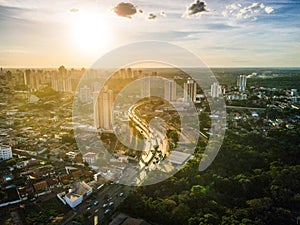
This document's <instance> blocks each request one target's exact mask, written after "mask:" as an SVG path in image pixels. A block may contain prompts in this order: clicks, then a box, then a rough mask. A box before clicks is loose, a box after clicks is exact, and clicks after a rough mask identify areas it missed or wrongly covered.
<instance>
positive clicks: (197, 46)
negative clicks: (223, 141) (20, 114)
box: [0, 0, 300, 68]
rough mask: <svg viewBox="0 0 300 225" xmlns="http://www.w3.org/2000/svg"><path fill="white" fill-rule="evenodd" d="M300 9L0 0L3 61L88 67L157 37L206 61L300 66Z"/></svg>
mask: <svg viewBox="0 0 300 225" xmlns="http://www.w3.org/2000/svg"><path fill="white" fill-rule="evenodd" d="M299 12H300V0H286V1H283V0H257V1H249V0H247V1H246V0H241V1H237V0H233V1H231V0H226V1H224V0H210V1H209V0H207V1H202V0H176V1H174V0H164V1H151V0H132V1H130V2H129V1H125V2H122V1H116V0H93V1H92V0H81V1H79V0H51V1H44V0H0V66H1V67H4V68H12V67H22V68H27V67H38V68H42V67H47V68H49V67H53V68H56V67H59V66H60V65H65V66H66V67H70V68H71V67H72V68H81V67H86V68H87V67H89V66H90V65H92V64H93V63H94V62H95V61H96V60H97V59H98V58H100V57H101V56H102V55H104V54H106V53H108V52H110V51H112V50H113V49H115V48H118V47H120V46H123V45H126V44H130V43H134V42H138V41H145V40H158V41H165V42H169V43H172V44H175V45H178V46H180V47H183V48H186V49H187V50H189V51H191V52H193V53H194V54H196V55H197V56H198V57H199V58H200V59H201V60H202V61H203V62H204V63H205V64H206V65H208V66H209V67H224V66H225V67H299V66H300V29H299V28H300V13H299ZM140 51H141V54H143V51H142V50H140Z"/></svg>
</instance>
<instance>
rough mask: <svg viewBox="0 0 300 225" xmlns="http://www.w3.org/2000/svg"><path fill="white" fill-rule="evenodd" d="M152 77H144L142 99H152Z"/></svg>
mask: <svg viewBox="0 0 300 225" xmlns="http://www.w3.org/2000/svg"><path fill="white" fill-rule="evenodd" d="M150 88H151V87H150V77H149V76H147V77H143V79H142V85H141V97H142V98H148V97H150Z"/></svg>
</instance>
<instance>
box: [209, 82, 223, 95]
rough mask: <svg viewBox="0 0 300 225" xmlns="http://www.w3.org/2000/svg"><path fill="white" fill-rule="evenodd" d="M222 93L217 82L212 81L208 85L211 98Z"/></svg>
mask: <svg viewBox="0 0 300 225" xmlns="http://www.w3.org/2000/svg"><path fill="white" fill-rule="evenodd" d="M221 93H222V87H221V85H219V84H218V83H217V82H214V83H213V84H212V85H211V86H210V94H211V97H212V98H219V97H220V94H221Z"/></svg>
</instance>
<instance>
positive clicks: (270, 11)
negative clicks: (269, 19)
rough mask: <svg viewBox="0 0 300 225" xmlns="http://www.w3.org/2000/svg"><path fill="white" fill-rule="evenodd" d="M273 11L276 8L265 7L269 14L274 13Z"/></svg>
mask: <svg viewBox="0 0 300 225" xmlns="http://www.w3.org/2000/svg"><path fill="white" fill-rule="evenodd" d="M273 11H274V9H273V8H272V7H270V6H267V7H266V8H265V12H266V13H268V14H270V13H272V12H273Z"/></svg>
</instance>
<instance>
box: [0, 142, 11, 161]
mask: <svg viewBox="0 0 300 225" xmlns="http://www.w3.org/2000/svg"><path fill="white" fill-rule="evenodd" d="M11 158H12V150H11V147H10V146H5V145H1V146H0V160H7V159H11Z"/></svg>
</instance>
